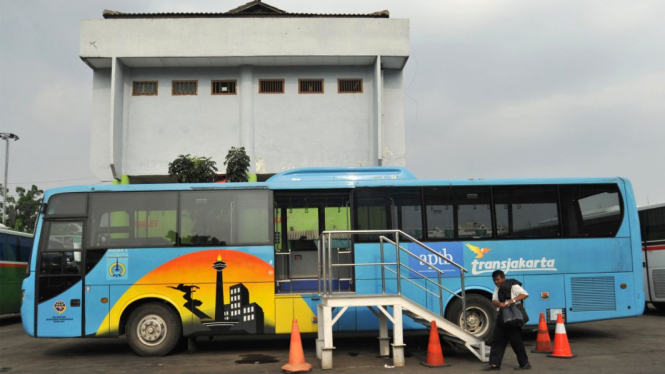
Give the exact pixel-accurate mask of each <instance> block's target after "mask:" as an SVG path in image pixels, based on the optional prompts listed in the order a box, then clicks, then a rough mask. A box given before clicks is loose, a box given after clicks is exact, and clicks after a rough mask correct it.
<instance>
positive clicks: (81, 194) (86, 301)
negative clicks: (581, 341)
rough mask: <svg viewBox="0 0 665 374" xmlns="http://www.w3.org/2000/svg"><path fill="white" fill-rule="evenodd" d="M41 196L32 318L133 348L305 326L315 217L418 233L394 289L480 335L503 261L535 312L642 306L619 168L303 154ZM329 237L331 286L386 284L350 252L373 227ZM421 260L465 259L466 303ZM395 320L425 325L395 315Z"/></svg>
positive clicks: (312, 328)
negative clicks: (457, 165) (249, 167)
mask: <svg viewBox="0 0 665 374" xmlns="http://www.w3.org/2000/svg"><path fill="white" fill-rule="evenodd" d="M44 202H45V204H44V206H43V207H42V209H41V213H40V217H39V220H38V226H37V231H36V232H37V237H36V240H37V241H38V243H39V245H38V250H36V251H34V253H33V257H32V261H31V262H30V272H29V275H28V276H27V278H26V279H25V281H24V283H23V288H24V291H25V298H24V303H23V306H22V310H21V312H22V316H23V325H24V328H25V330H26V332H27V333H28V334H29V335H30V336H35V337H118V336H121V335H126V336H127V339H128V342H129V344H130V345H131V347H132V348H133V349H134V351H135V352H136V353H137V354H139V355H143V356H158V355H164V354H166V353H168V352H169V351H171V350H172V349H173V347H174V346H175V345H176V344H177V342H178V341H179V340H180V339H181V338H182V337H196V336H206V335H238V334H243V335H245V334H288V333H290V332H291V322H292V320H293V319H297V320H298V324H299V327H300V331H301V332H316V331H317V322H318V320H317V314H316V313H317V305H318V304H319V303H320V302H321V298H322V296H321V290H320V283H319V276H320V275H321V270H320V264H319V260H320V255H318V253H319V246H320V242H319V240H320V235H321V233H322V232H324V231H343V230H386V229H395V230H402V231H403V232H405V233H407V234H408V235H409V236H411V237H413V238H415V239H417V240H418V241H421V242H423V243H425V244H426V245H428V246H429V247H430V248H432V249H433V250H434V251H436V252H437V253H439V254H440V255H441V256H434V257H430V256H431V253H429V252H426V251H422V250H421V249H419V248H418V247H417V246H415V245H413V246H412V244H413V243H408V242H406V241H403V242H401V244H400V245H401V246H403V247H404V248H408V250H409V251H412V252H413V253H415V254H416V255H417V256H418V257H417V258H416V259H415V260H413V259H411V260H407V261H406V262H405V264H408V269H409V270H404V271H403V272H402V273H401V274H402V277H404V278H409V279H410V280H411V281H412V282H410V283H409V282H405V286H404V287H402V289H401V294H402V295H403V296H404V297H407V298H409V299H411V300H413V301H414V302H417V303H419V304H420V305H422V306H423V307H426V308H428V309H430V310H432V311H433V312H434V313H439V314H440V315H444V316H445V317H446V318H447V319H449V320H450V321H453V322H454V323H456V324H459V325H460V326H463V325H464V322H465V321H464V319H463V318H466V328H467V329H468V331H470V332H472V333H473V334H475V335H476V336H479V337H481V338H488V337H489V335H490V334H491V331H492V324H493V322H494V320H495V313H496V312H495V309H494V308H493V307H492V305H491V302H490V299H491V295H492V292H493V290H494V284H493V282H492V279H491V273H492V272H493V271H494V270H497V269H502V270H503V271H504V272H505V273H506V275H507V277H508V278H515V279H517V280H519V281H520V282H522V283H523V285H524V287H525V288H526V289H527V290H528V292H529V293H530V294H531V297H530V298H529V299H528V301H527V302H526V303H525V306H526V310H527V311H528V313H529V314H530V315H531V316H532V318H531V323H533V324H536V323H537V322H538V314H539V313H540V312H545V313H546V315H547V318H548V321H550V322H552V323H553V322H554V321H555V320H556V315H557V314H559V313H561V314H563V316H564V318H565V320H566V322H568V323H572V322H585V321H595V320H601V319H611V318H621V317H630V316H636V315H640V314H642V312H643V310H644V305H645V302H644V291H643V288H642V282H643V280H642V269H641V243H640V233H639V230H638V227H639V223H638V216H637V208H636V206H635V202H634V196H633V192H632V187H631V185H630V183H629V182H628V181H627V180H625V179H622V178H576V179H528V180H521V179H510V180H420V179H417V178H415V177H414V176H413V174H411V173H410V172H409V171H408V170H406V169H404V168H397V167H374V168H312V169H298V170H292V171H287V172H283V173H280V174H277V175H275V176H273V177H271V178H270V179H269V180H268V181H266V182H259V183H230V184H171V185H124V186H110V185H109V186H106V185H103V186H100V185H95V186H79V187H65V188H58V189H53V190H48V191H46V193H45V196H44ZM332 247H333V249H332V250H333V251H334V253H333V254H332V256H331V257H332V262H334V264H335V265H349V266H339V267H335V270H334V271H333V274H332V277H333V278H334V279H333V281H332V283H331V284H332V286H331V287H332V288H333V289H334V291H335V292H338V293H349V294H356V295H364V294H377V293H381V292H382V281H385V283H386V285H385V288H386V289H387V292H395V290H394V285H391V281H390V279H388V280H387V281H386V279H384V278H383V277H382V276H381V273H382V271H380V270H379V269H377V268H376V267H372V266H357V265H361V264H376V263H379V262H382V261H381V258H379V237H378V235H374V234H372V233H370V234H367V233H366V232H365V234H363V235H354V234H352V233H351V234H349V233H346V234H344V235H337V236H334V237H333V243H332ZM419 251H420V252H419ZM393 252H394V251H393ZM392 259H393V262H394V259H395V255H393V257H392ZM442 259H443V260H442ZM385 261H391V260H390V258H389V256H388V257H386V259H385ZM426 262H429V263H435V265H436V268H437V269H440V270H441V271H443V278H442V279H443V282H444V285H445V287H446V288H448V289H449V290H451V291H453V292H454V293H456V294H461V278H460V272H461V271H460V270H459V269H457V268H456V267H454V266H451V264H450V262H455V263H457V264H460V265H461V266H464V267H465V268H466V269H468V274H467V276H466V277H465V291H466V308H467V312H466V314H463V313H462V303H461V301H460V300H459V299H458V298H457V297H455V296H454V295H452V294H450V295H447V296H444V298H443V299H442V300H443V301H442V302H439V301H433V300H432V296H431V294H428V293H427V292H425V291H423V289H427V288H428V287H429V286H427V284H426V283H425V282H424V280H422V279H416V278H417V277H415V272H419V273H421V274H426V275H427V276H428V277H432V278H435V277H437V275H436V274H435V272H434V271H432V269H431V268H429V267H427V266H425V265H426V264H425V263H426ZM405 269H406V267H405ZM328 276H330V273H328ZM407 283H408V284H407ZM411 283H413V284H418V285H420V286H421V287H416V286H412V285H411ZM324 296H325V295H324ZM441 308H443V309H441ZM334 328H335V329H336V330H338V331H372V330H378V328H379V326H378V321H377V319H376V318H375V317H374V315H373V314H372V312H371V311H370V310H368V309H367V308H349V310H347V311H346V313H344V314H343V315H342V316H341V318H340V319H339V320H338V321H337V323H336V325H335V327H334ZM404 328H406V329H422V328H423V326H422V325H420V324H418V323H417V322H416V321H414V320H411V319H409V318H406V317H405V318H404Z"/></svg>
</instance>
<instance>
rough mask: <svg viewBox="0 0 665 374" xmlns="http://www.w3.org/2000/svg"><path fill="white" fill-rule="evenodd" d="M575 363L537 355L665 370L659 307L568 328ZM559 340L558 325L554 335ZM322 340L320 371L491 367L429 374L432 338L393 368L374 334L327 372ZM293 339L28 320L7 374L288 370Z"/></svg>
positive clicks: (12, 322)
mask: <svg viewBox="0 0 665 374" xmlns="http://www.w3.org/2000/svg"><path fill="white" fill-rule="evenodd" d="M566 331H567V335H568V340H569V342H570V346H571V350H572V352H573V353H574V354H576V355H577V357H575V358H573V359H569V360H567V359H556V358H549V357H546V355H543V354H535V353H529V358H530V361H531V363H532V365H533V369H532V371H531V372H538V373H561V372H570V373H592V372H602V373H659V374H660V373H665V314H663V313H660V312H658V311H656V310H655V309H653V308H652V307H649V308H647V310H646V312H645V314H644V315H643V316H640V317H634V318H626V319H619V320H609V321H597V322H590V323H582V324H574V325H566ZM550 333H551V335H552V336H554V333H553V328H552V329H551V330H550ZM314 338H315V337H314V336H311V335H304V336H303V345H304V350H305V358H306V360H307V362H309V363H311V364H312V365H313V366H314V370H313V372H327V373H384V374H397V373H409V374H413V373H433V372H445V373H481V372H483V371H482V370H481V369H482V367H483V366H484V364H482V363H480V362H479V361H478V360H477V359H476V358H475V356H473V355H472V354H471V353H469V352H464V351H462V352H455V351H454V350H452V349H451V348H450V347H448V346H446V345H445V344H444V348H443V355H444V360H445V362H446V363H449V364H451V366H450V367H446V368H436V369H428V368H426V367H424V366H421V365H420V362H422V361H424V360H425V359H426V356H427V336H426V334H423V335H420V336H408V337H407V338H406V344H407V347H406V366H404V367H397V368H395V367H392V359H390V358H383V357H377V355H378V341H377V339H376V337H374V336H364V337H358V336H350V337H341V336H337V335H335V337H334V339H335V340H334V344H335V346H336V350H335V353H334V356H333V363H334V369H333V370H330V371H328V370H326V371H324V370H321V369H320V365H319V362H318V360H317V359H316V352H315V348H314ZM535 339H536V332H535V330H531V331H525V333H524V340H525V342H526V344H527V351H528V352H530V351H531V350H532V349H534V348H535ZM288 356H289V340H288V336H284V337H279V338H276V337H263V338H261V339H255V338H253V339H246V338H245V339H242V338H241V339H238V338H234V339H228V338H226V339H221V338H215V339H214V340H212V341H208V339H199V340H198V342H197V351H196V352H195V353H189V351H188V350H187V345H186V344H184V343H183V344H182V345H181V346H179V347H178V349H177V350H176V352H174V353H173V354H171V355H169V356H165V357H158V358H144V357H139V356H136V355H135V354H134V353H133V352H132V350H131V349H130V348H129V346H128V345H127V342H126V341H125V339H124V338H119V339H89V338H86V339H34V338H30V337H28V336H27V335H26V334H25V332H23V328H22V325H21V323H20V318H17V317H14V318H5V319H2V320H0V372H8V373H48V374H57V373H66V374H93V373H113V374H120V373H140V374H148V373H174V374H198V373H281V372H282V371H281V367H282V366H283V365H284V364H286V363H287V362H288ZM516 366H517V360H516V358H515V354H514V353H513V352H512V350H511V349H510V348H508V349H507V350H506V356H505V359H504V362H503V366H502V371H503V372H506V371H508V372H513V370H512V369H513V368H514V367H516Z"/></svg>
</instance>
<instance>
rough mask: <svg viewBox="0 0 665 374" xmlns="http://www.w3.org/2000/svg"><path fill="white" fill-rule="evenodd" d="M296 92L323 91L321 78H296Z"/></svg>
mask: <svg viewBox="0 0 665 374" xmlns="http://www.w3.org/2000/svg"><path fill="white" fill-rule="evenodd" d="M298 93H301V94H307V93H323V79H298Z"/></svg>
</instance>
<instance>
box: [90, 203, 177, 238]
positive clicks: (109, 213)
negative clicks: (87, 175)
mask: <svg viewBox="0 0 665 374" xmlns="http://www.w3.org/2000/svg"><path fill="white" fill-rule="evenodd" d="M177 207H178V196H177V192H154V191H153V192H128V193H112V192H111V193H96V194H92V195H91V196H90V216H89V217H88V219H89V226H90V236H89V239H88V240H89V247H90V248H125V247H135V248H136V247H172V246H175V237H176V213H177Z"/></svg>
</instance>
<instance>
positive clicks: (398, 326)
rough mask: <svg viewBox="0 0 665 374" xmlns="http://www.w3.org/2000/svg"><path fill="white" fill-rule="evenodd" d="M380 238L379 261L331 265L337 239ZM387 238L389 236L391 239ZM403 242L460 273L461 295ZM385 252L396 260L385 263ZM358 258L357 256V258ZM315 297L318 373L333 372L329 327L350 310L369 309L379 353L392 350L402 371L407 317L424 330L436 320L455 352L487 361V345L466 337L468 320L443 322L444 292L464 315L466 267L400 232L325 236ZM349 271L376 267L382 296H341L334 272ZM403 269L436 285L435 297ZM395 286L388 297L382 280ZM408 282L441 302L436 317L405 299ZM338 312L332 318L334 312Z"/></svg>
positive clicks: (342, 232) (325, 233) (331, 333)
mask: <svg viewBox="0 0 665 374" xmlns="http://www.w3.org/2000/svg"><path fill="white" fill-rule="evenodd" d="M367 234H372V235H381V236H380V237H379V242H380V254H379V257H380V261H379V262H372V263H355V262H354V263H351V264H348V263H346V264H340V263H333V261H332V255H333V248H332V243H333V237H334V236H335V235H346V236H347V237H348V236H349V235H367ZM385 235H391V236H392V239H390V238H388V237H387V236H385ZM402 238H406V239H407V240H408V241H409V242H410V243H415V244H417V245H418V246H420V247H422V248H424V249H425V250H426V251H428V252H430V253H431V254H433V255H435V256H438V258H441V259H442V260H444V261H447V262H448V263H450V264H452V265H453V266H455V267H457V268H458V269H460V275H461V295H458V294H457V293H455V292H453V291H451V290H449V289H447V288H446V287H444V286H443V284H442V282H441V278H442V273H443V272H442V271H441V270H439V269H438V268H437V267H436V266H435V265H434V264H432V263H429V262H427V261H424V260H422V259H421V258H419V257H418V256H417V255H415V254H414V253H412V252H411V251H409V250H408V249H407V248H405V247H404V246H402V245H400V239H402ZM385 247H388V248H390V249H392V250H394V253H395V261H394V262H386V261H385ZM402 257H406V258H409V257H413V258H416V259H417V260H418V261H420V262H421V263H423V264H425V265H426V266H428V268H429V269H433V270H434V271H435V272H436V273H437V279H436V281H435V280H433V279H431V278H429V277H427V276H425V275H423V274H422V273H420V272H418V271H416V270H414V269H412V268H410V267H409V266H408V265H407V264H405V263H404V261H402V260H401V259H402ZM356 258H358V256H356ZM318 259H319V264H318V265H319V295H320V296H321V303H320V304H319V305H318V310H317V315H318V323H319V329H318V339H317V342H316V353H317V358H319V360H321V368H322V369H332V368H333V361H332V352H333V350H334V349H335V347H334V346H333V325H334V324H335V323H336V322H337V321H339V319H340V318H341V317H342V315H343V314H344V312H346V311H347V310H348V308H350V307H367V308H369V310H370V311H371V312H372V313H373V314H374V315H375V316H376V317H377V318H378V319H379V353H380V355H381V356H388V355H389V353H390V345H392V349H393V363H394V366H404V347H405V345H404V339H403V338H404V336H403V326H402V325H403V315H407V316H408V317H410V318H411V319H413V320H414V321H415V322H417V323H420V324H422V325H424V326H428V327H429V326H430V324H431V321H436V324H437V327H438V329H439V331H440V333H441V334H442V335H443V337H444V340H445V341H446V342H447V343H448V344H449V345H451V346H452V347H454V348H456V349H457V348H460V347H464V348H466V349H468V350H469V351H471V352H472V353H473V354H474V355H475V356H476V357H478V359H480V360H481V361H482V362H487V361H488V360H489V350H488V349H487V347H486V346H485V342H484V341H482V340H481V339H479V338H478V337H476V336H475V335H473V334H471V333H469V332H467V331H466V330H465V328H466V318H463V319H462V320H463V321H464V324H465V326H464V328H462V327H460V326H458V325H456V324H454V323H452V322H450V321H448V320H446V319H445V318H444V317H443V314H444V311H443V291H446V292H448V293H450V294H452V295H453V296H455V297H458V298H460V299H461V301H462V310H464V311H465V310H466V293H465V287H464V273H466V272H468V271H467V270H466V269H465V268H463V267H462V266H460V265H459V264H456V263H454V262H452V261H451V260H450V259H448V258H445V257H444V256H443V255H441V254H440V253H438V252H437V251H435V250H433V249H432V248H430V247H428V246H427V245H425V244H423V243H421V242H420V241H418V240H417V239H415V238H413V237H412V236H410V235H408V234H407V233H405V232H403V231H401V230H353V231H352V230H345V231H324V232H323V233H322V235H321V240H320V246H319V256H318ZM343 266H351V267H359V266H378V267H380V268H381V293H380V294H358V293H349V292H339V291H336V290H335V289H334V287H333V284H334V280H335V277H334V274H335V272H334V271H333V269H335V268H336V267H343ZM402 269H405V270H408V271H409V273H410V274H412V275H413V274H415V275H418V276H420V277H421V278H422V279H424V280H425V281H426V282H429V283H430V284H432V285H434V286H436V288H435V289H436V290H438V292H432V291H431V290H429V289H427V288H426V287H422V286H421V285H419V284H417V283H416V282H414V281H413V280H411V279H410V278H408V277H406V276H404V275H402ZM387 273H388V274H393V276H394V278H389V279H387V278H386V274H387ZM387 280H388V281H394V282H396V284H395V286H396V292H394V293H390V292H387V288H386V281H387ZM404 281H406V282H410V283H411V284H413V285H414V286H416V287H419V288H420V289H422V290H423V291H425V292H426V293H428V294H430V295H432V296H433V297H435V298H437V299H438V301H439V313H436V312H433V311H431V310H430V309H428V308H426V307H423V306H422V305H420V304H418V303H416V302H414V301H413V300H411V299H409V298H408V295H404V294H402V282H404ZM335 308H336V309H338V310H339V311H338V312H337V313H336V314H335V316H334V317H333V309H335ZM388 321H390V322H391V323H392V324H393V337H392V340H393V342H392V344H390V339H391V338H390V337H389V336H388Z"/></svg>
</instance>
